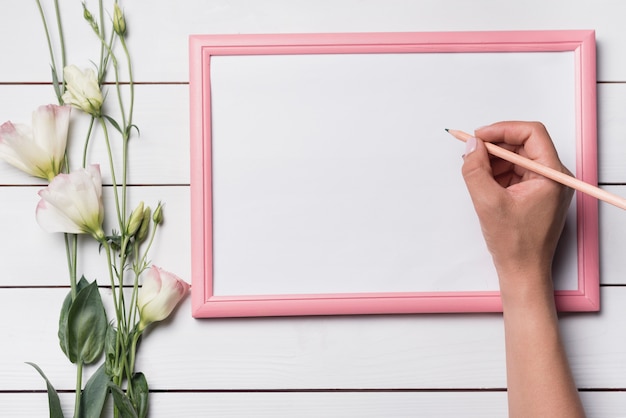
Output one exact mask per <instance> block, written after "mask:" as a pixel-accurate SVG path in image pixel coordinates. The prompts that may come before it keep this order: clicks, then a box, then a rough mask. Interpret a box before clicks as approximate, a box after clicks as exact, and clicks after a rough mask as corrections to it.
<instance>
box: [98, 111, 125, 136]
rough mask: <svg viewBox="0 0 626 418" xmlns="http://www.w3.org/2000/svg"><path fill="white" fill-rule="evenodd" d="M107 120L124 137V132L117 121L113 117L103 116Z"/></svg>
mask: <svg viewBox="0 0 626 418" xmlns="http://www.w3.org/2000/svg"><path fill="white" fill-rule="evenodd" d="M102 116H103V117H104V118H105V119H106V120H108V121H109V123H110V124H111V125H112V126H113V127H114V128H115V129H116V130H117V131H118V132H119V133H121V134H122V135H124V131H122V128H120V125H119V124H118V123H117V121H116V120H115V119H113V118H112V117H111V116H107V115H102Z"/></svg>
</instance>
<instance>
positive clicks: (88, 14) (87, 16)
mask: <svg viewBox="0 0 626 418" xmlns="http://www.w3.org/2000/svg"><path fill="white" fill-rule="evenodd" d="M83 18H85V20H86V21H87V23H89V25H90V26H91V28H92V29H93V30H94V32H96V33H99V32H100V29H99V28H98V23H96V19H94V18H93V15H92V14H91V12H90V11H89V10H87V5H86V4H85V3H84V2H83Z"/></svg>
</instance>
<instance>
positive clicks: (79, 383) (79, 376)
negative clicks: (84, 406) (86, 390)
mask: <svg viewBox="0 0 626 418" xmlns="http://www.w3.org/2000/svg"><path fill="white" fill-rule="evenodd" d="M82 389H83V361H82V360H79V361H78V362H77V363H76V398H75V401H74V417H80V416H81V412H80V397H81V395H82V391H83V390H82Z"/></svg>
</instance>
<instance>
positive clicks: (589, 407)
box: [0, 391, 626, 418]
mask: <svg viewBox="0 0 626 418" xmlns="http://www.w3.org/2000/svg"><path fill="white" fill-rule="evenodd" d="M60 398H61V403H62V407H63V411H64V413H65V415H66V416H71V414H72V408H73V395H72V394H69V393H67V394H66V393H63V394H61V396H60ZM581 398H582V401H583V405H584V407H585V410H586V412H587V415H588V416H590V417H594V418H619V417H622V418H623V417H626V412H624V411H626V395H625V394H624V393H622V392H582V393H581ZM47 402H48V401H47V398H46V395H45V394H44V393H11V394H7V393H0V416H3V417H4V416H6V417H15V418H20V417H28V418H30V417H33V416H43V415H45V413H46V411H47V408H48V404H47ZM107 407H108V408H107V412H108V414H106V415H105V417H110V416H112V414H111V411H110V409H111V408H110V404H108V405H107ZM506 414H507V400H506V392H484V391H479V392H347V393H346V392H322V393H319V392H304V393H303V392H291V393H285V392H278V393H263V392H221V393H206V392H192V393H161V392H159V393H151V394H150V417H151V418H160V417H163V418H167V417H178V416H185V417H189V418H193V417H210V416H217V417H246V418H253V417H267V418H282V417H284V418H291V417H294V416H297V417H311V418H312V417H320V416H323V417H328V418H331V417H337V418H349V417H355V418H356V417H358V418H368V417H369V418H376V417H389V416H392V417H407V418H408V417H411V418H416V417H423V418H439V417H441V418H444V417H463V418H501V417H504V416H506Z"/></svg>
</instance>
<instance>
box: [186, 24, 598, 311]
mask: <svg viewBox="0 0 626 418" xmlns="http://www.w3.org/2000/svg"><path fill="white" fill-rule="evenodd" d="M560 33H561V35H562V34H563V32H560ZM417 35H418V34H405V37H404V38H402V39H408V38H411V39H412V40H413V41H414V42H416V39H418V40H419V39H422V38H424V34H422V35H421V37H419V36H417ZM453 35H454V34H448V35H447V38H446V39H453V38H454V36H453ZM484 35H485V36H486V35H489V38H490V39H502V38H501V37H500V38H498V37H497V36H496V34H495V33H492V34H484ZM511 35H513V34H511V33H507V36H509V37H510V36H511ZM516 35H517V36H518V38H519V39H521V38H520V37H522V35H528V33H526V34H524V33H516ZM550 35H554V33H550ZM570 35H571V33H570ZM352 36H354V35H352ZM396 36H399V34H396ZM311 37H315V36H314V35H308V37H305V38H306V40H305V42H304V43H305V44H306V42H309V43H310V42H311ZM451 37H452V38H451ZM277 38H279V39H278V40H280V41H282V43H279V42H276V41H277ZM202 39H203V41H204V42H206V41H207V40H208V39H207V37H203V38H202ZM250 39H251V38H250V36H245V37H244V39H242V38H241V37H239V38H237V37H234V38H233V37H232V36H230V37H227V38H219V37H211V39H210V41H211V42H212V43H213V48H209V51H210V58H209V59H207V58H206V56H205V62H204V65H202V64H201V65H199V66H200V67H201V68H200V69H199V70H200V72H201V73H202V74H203V78H202V81H203V84H202V87H200V90H201V91H200V92H199V93H197V92H196V94H198V95H199V97H200V98H201V99H202V101H201V106H200V107H201V108H202V109H203V111H202V112H203V113H202V114H201V115H200V117H199V118H200V120H199V121H197V122H196V123H200V124H201V125H202V126H203V129H202V133H201V135H200V136H201V137H200V138H197V137H196V138H195V139H194V138H192V140H195V141H196V142H201V143H202V147H199V146H197V147H196V148H194V147H192V150H193V149H196V150H200V154H201V155H202V156H203V157H202V158H201V159H200V160H201V161H198V162H197V163H194V157H195V158H198V154H195V156H192V170H193V172H192V195H193V193H194V187H195V186H199V185H198V184H197V181H196V180H197V179H198V177H202V179H201V180H199V181H200V183H205V185H204V187H203V189H202V202H204V203H205V204H206V202H207V201H208V202H209V204H210V208H207V207H206V205H205V206H204V209H203V210H202V208H198V205H195V204H192V206H193V207H194V211H199V212H201V213H200V214H197V216H196V217H195V218H192V220H194V221H196V220H198V219H202V222H201V224H202V225H196V224H195V222H194V224H193V225H192V230H193V229H196V228H197V227H198V226H201V229H202V230H203V231H204V234H203V238H202V239H203V240H204V241H205V242H204V243H203V244H199V243H198V241H197V240H195V239H194V243H193V247H194V248H196V247H198V246H200V247H203V248H204V251H203V252H202V253H201V254H200V252H199V253H198V254H197V255H196V256H195V257H193V258H192V259H194V260H196V261H198V263H197V264H202V265H203V266H204V267H203V268H202V269H197V272H198V273H199V274H201V275H202V276H201V282H202V283H204V284H205V285H206V286H203V288H204V292H203V294H202V306H205V305H211V304H217V306H219V309H217V311H220V310H222V309H224V307H225V306H226V305H228V304H229V303H230V304H231V305H232V307H231V308H230V309H229V308H226V310H227V311H230V313H227V314H224V313H221V314H217V315H218V316H223V315H226V316H240V315H246V316H247V315H251V314H254V312H255V309H256V312H257V313H256V314H258V315H273V314H279V315H285V314H294V315H297V314H318V313H319V314H329V313H330V314H332V313H353V312H343V310H342V309H340V310H339V311H337V308H330V307H328V306H327V305H328V303H326V304H325V303H323V302H324V301H325V302H328V299H329V298H331V299H333V300H337V299H339V300H341V299H345V298H347V299H350V300H351V302H353V303H354V302H360V301H364V300H365V301H364V302H363V304H364V307H362V308H360V309H359V310H357V311H356V312H354V313H368V312H367V309H366V308H367V306H370V307H371V308H372V312H371V313H378V312H379V311H380V310H381V306H378V305H386V304H391V305H393V304H394V302H398V300H397V299H394V298H397V297H400V298H402V300H405V299H406V297H405V296H407V295H408V296H417V299H416V301H415V302H419V301H422V302H423V300H424V298H426V297H429V298H432V297H434V298H435V299H436V300H441V301H444V300H445V299H446V296H450V295H452V296H454V297H455V298H454V299H453V300H447V301H445V302H442V303H441V307H437V308H432V307H429V308H427V309H425V308H424V307H420V306H417V307H415V308H414V309H413V311H415V312H423V311H426V312H430V311H444V312H448V311H464V310H486V311H490V310H494V309H496V310H497V309H498V307H497V306H498V304H497V298H493V297H492V296H493V295H494V294H497V291H498V281H497V276H496V273H495V269H494V268H493V265H492V262H491V257H490V255H489V253H488V251H487V249H486V246H485V244H484V241H483V238H482V235H481V232H480V226H479V224H478V220H477V218H476V215H475V213H474V210H473V206H472V204H471V200H470V198H469V195H468V193H467V191H466V189H465V184H464V182H463V179H462V176H461V173H460V170H461V165H462V159H461V154H462V153H463V151H464V145H463V144H462V143H460V142H458V141H456V140H454V139H453V138H452V137H451V136H450V135H449V134H447V133H446V132H445V130H444V129H445V128H452V129H462V130H466V131H470V132H471V131H472V130H473V129H474V128H477V127H479V126H481V125H485V124H489V123H492V122H495V121H500V120H539V121H542V122H543V123H544V124H545V125H546V126H547V128H548V130H549V132H550V134H551V136H552V138H553V140H554V141H555V145H556V147H557V150H558V152H559V155H560V157H561V160H562V161H563V163H564V164H565V165H566V166H567V167H568V168H569V169H570V170H571V171H572V172H574V173H576V174H577V175H578V174H579V173H578V172H577V171H583V169H584V167H583V163H585V162H587V160H589V159H590V158H586V159H585V158H583V156H582V155H581V154H582V148H581V147H580V144H581V141H582V140H583V139H584V141H586V142H585V143H589V142H590V141H592V142H594V143H595V137H592V138H589V137H588V136H590V135H587V137H585V138H582V135H581V122H582V120H585V121H587V120H588V119H589V118H590V117H591V116H590V115H588V114H585V115H582V114H581V104H582V102H581V100H582V99H581V68H582V66H581V65H580V59H581V57H580V51H579V49H578V48H574V49H572V48H570V49H563V48H560V49H558V50H545V48H544V47H542V48H528V47H525V48H523V50H521V51H519V50H515V48H510V45H511V43H509V44H507V45H508V47H507V48H509V49H512V50H508V49H506V48H504V50H502V49H503V48H502V47H501V46H500V47H499V48H498V49H501V50H496V51H494V50H489V48H486V49H485V48H484V43H481V44H478V47H473V48H471V47H470V48H468V47H467V45H464V46H463V47H455V48H454V50H450V49H446V48H441V47H437V48H436V49H443V50H436V51H433V50H432V49H433V47H432V45H431V48H430V50H429V49H426V50H419V51H407V50H406V48H400V50H397V49H398V48H397V47H394V46H393V45H395V44H392V45H391V46H389V45H387V46H388V50H385V49H380V50H374V51H370V50H367V51H365V52H364V51H363V50H362V49H359V48H358V46H361V45H362V44H368V42H371V40H372V39H379V38H378V37H376V36H374V35H372V34H363V35H362V36H361V38H359V39H357V40H358V41H359V42H361V43H356V42H355V41H354V40H353V39H354V38H350V40H351V42H352V46H354V44H356V45H357V47H354V48H352V49H351V48H349V46H350V45H348V46H347V47H346V45H345V44H346V43H341V46H342V47H346V48H347V50H341V51H339V52H338V51H336V50H334V49H326V50H324V48H321V49H320V48H319V47H314V48H313V47H311V46H310V45H308V44H306V45H304V46H303V45H302V39H303V38H302V35H300V36H295V35H294V36H289V35H277V36H276V37H274V38H268V37H267V36H266V37H260V39H259V37H253V38H252V39H254V40H257V44H258V45H259V46H260V47H262V49H261V50H254V48H252V50H251V49H250V46H249V44H250ZM233 40H235V41H236V40H239V41H241V43H242V45H244V46H245V48H246V50H245V51H242V50H240V49H239V50H238V49H237V48H234V49H233V45H232V42H233ZM323 40H325V41H326V42H328V41H327V38H323ZM244 41H245V42H244ZM290 41H291V42H294V43H296V44H297V45H296V47H294V48H291V49H289V50H288V51H287V52H286V51H284V50H283V49H281V48H282V45H283V44H284V43H287V44H288V43H289V42H290ZM273 42H276V43H277V44H278V45H281V46H279V47H277V46H276V45H274V44H273ZM298 42H301V43H300V44H298ZM319 43H321V42H319ZM347 43H349V42H347ZM268 44H269V46H268ZM420 45H422V44H420ZM429 45H430V44H429ZM448 45H456V44H455V43H454V42H451V41H448ZM472 45H474V44H472ZM579 47H580V46H579ZM394 48H395V49H394ZM533 49H539V50H533ZM204 54H205V55H206V54H207V52H206V50H204ZM594 77H595V75H594ZM593 82H594V83H595V78H594V80H593ZM190 88H191V89H194V88H196V89H197V88H198V86H196V85H195V84H193V83H192V85H191V86H190ZM193 98H194V95H193V94H192V99H193ZM196 98H197V96H196ZM594 99H595V98H594ZM587 101H588V100H587ZM197 104H198V103H197V100H196V101H192V112H193V107H194V105H197ZM207 118H208V120H207ZM203 121H204V123H202V122H203ZM192 122H193V121H192ZM587 123H589V122H587ZM192 128H193V126H192ZM192 131H193V129H192ZM588 154H592V153H591V152H588ZM592 157H593V156H592ZM587 164H589V162H587ZM591 164H595V163H594V162H593V161H591ZM200 171H202V173H203V174H199V172H200ZM587 171H591V170H587ZM194 176H195V177H194ZM196 194H197V193H196ZM192 198H193V197H192ZM577 199H578V200H581V199H583V198H582V197H580V196H579V197H577ZM577 199H575V200H574V202H573V203H572V206H571V208H570V212H569V214H568V219H567V223H566V227H565V230H564V233H563V236H562V239H561V241H560V244H559V248H558V251H557V256H556V259H555V265H554V280H555V288H556V289H557V294H558V293H559V292H562V293H565V294H566V295H569V296H574V295H578V296H580V297H582V298H583V299H584V300H587V299H588V294H586V292H584V291H582V292H581V290H582V289H581V284H584V283H585V280H589V281H593V279H592V278H591V277H589V276H593V270H592V271H589V267H588V266H587V267H586V270H585V271H579V267H580V265H581V263H579V258H580V257H581V256H584V254H581V249H584V248H585V245H586V244H585V242H583V241H582V240H581V239H579V238H578V237H579V221H580V217H581V214H580V212H581V210H582V209H581V206H580V205H579V204H577ZM192 203H193V202H192ZM588 217H589V215H587V218H588ZM587 218H586V220H587V221H593V219H591V220H589V219H587ZM209 223H210V225H209ZM596 224H597V219H596ZM596 229H597V225H596ZM596 233H597V231H596ZM206 240H210V242H209V243H207V242H206ZM207 247H209V248H210V251H207V250H206V249H207ZM587 247H589V245H587ZM590 251H591V252H592V253H593V248H591V250H590ZM200 257H202V260H198V259H199V258H200ZM207 258H209V259H210V260H207ZM195 271H196V270H194V277H195ZM581 276H582V279H581ZM196 283H197V282H194V286H193V287H194V288H196ZM207 290H209V292H208V293H207ZM294 295H296V296H295V297H294ZM297 295H300V296H301V298H300V297H298V296H297ZM390 296H393V297H392V298H391V299H392V300H387V299H388V297H390ZM457 296H461V297H457ZM484 297H488V298H490V299H494V301H495V302H494V303H495V305H494V303H491V304H490V303H477V307H475V308H474V307H472V308H467V300H466V299H467V298H470V299H471V298H477V300H479V299H481V298H484ZM294 299H295V300H299V301H300V302H299V303H293V300H294ZM381 300H382V302H381ZM455 300H458V301H459V303H458V304H457V305H458V306H455V305H454V301H455ZM259 301H260V302H265V303H261V305H258V302H259ZM246 302H249V303H248V305H249V306H250V310H251V311H250V312H248V311H247V310H246V309H245V308H244V309H243V311H242V310H241V309H242V305H245V304H246ZM269 302H272V304H273V305H281V302H283V303H282V305H283V306H282V307H280V308H277V309H275V311H273V310H272V309H268V307H270V306H272V304H270V303H269ZM304 302H311V307H310V308H309V310H305V311H301V310H299V309H295V308H297V306H298V305H302V304H303V303H304ZM411 302H413V301H411ZM250 303H252V305H250ZM255 303H257V306H256V308H255V307H254V304H255ZM289 305H292V306H291V308H289ZM330 305H332V306H335V305H337V304H336V303H331V304H330ZM415 305H419V304H417V303H415ZM422 305H424V306H431V305H432V300H431V301H428V303H422ZM217 306H216V308H217ZM261 306H264V308H263V309H260V307H261ZM324 306H327V308H324ZM494 306H495V308H494ZM581 306H582V307H581V308H580V309H585V310H588V309H589V306H588V304H583V305H581ZM480 307H482V308H480ZM209 308H210V306H209ZM327 309H329V310H330V311H327ZM403 309H406V308H403ZM573 309H574V310H576V309H578V308H576V307H574V308H573ZM209 310H211V309H209ZM409 311H410V310H409ZM251 312H252V313H251ZM384 312H386V311H384ZM390 313H391V312H390ZM211 315H212V314H211ZM211 315H208V316H211Z"/></svg>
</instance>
